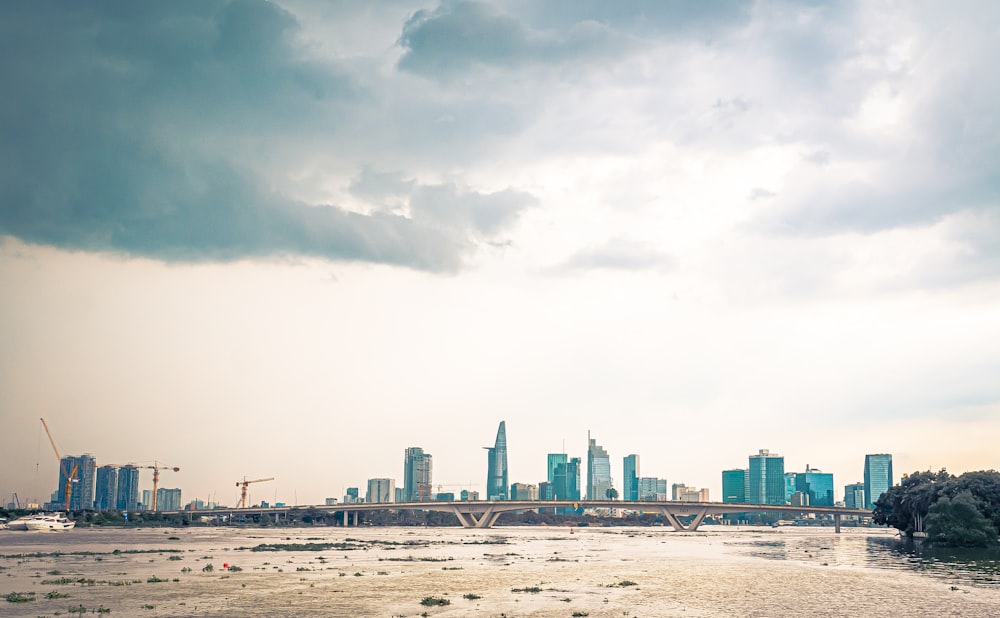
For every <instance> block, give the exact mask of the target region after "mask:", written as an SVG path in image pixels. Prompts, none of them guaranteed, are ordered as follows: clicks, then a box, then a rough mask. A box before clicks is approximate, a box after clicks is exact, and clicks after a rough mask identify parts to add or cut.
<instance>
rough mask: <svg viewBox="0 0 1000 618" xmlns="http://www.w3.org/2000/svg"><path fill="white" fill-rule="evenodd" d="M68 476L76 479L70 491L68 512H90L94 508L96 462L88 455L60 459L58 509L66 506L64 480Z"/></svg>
mask: <svg viewBox="0 0 1000 618" xmlns="http://www.w3.org/2000/svg"><path fill="white" fill-rule="evenodd" d="M74 471H75V472H74ZM70 475H72V477H73V478H74V479H76V481H75V482H73V483H72V488H71V489H70V501H69V508H70V510H71V511H80V510H87V511H89V510H92V509H93V508H94V488H95V486H96V483H97V460H96V459H94V456H93V455H89V454H85V455H80V456H79V457H73V456H69V457H63V458H62V461H61V462H60V465H59V487H58V489H57V491H58V492H59V494H58V501H59V505H60V508H63V507H64V506H65V504H66V480H67V478H69V477H70Z"/></svg>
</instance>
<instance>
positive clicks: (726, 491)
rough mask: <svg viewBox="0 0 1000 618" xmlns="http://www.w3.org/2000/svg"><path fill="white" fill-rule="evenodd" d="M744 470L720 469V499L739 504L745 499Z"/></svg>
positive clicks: (745, 476) (745, 474)
mask: <svg viewBox="0 0 1000 618" xmlns="http://www.w3.org/2000/svg"><path fill="white" fill-rule="evenodd" d="M746 478H747V471H746V470H739V469H733V470H723V471H722V501H723V502H735V503H737V504H741V503H744V502H746V501H747V492H746Z"/></svg>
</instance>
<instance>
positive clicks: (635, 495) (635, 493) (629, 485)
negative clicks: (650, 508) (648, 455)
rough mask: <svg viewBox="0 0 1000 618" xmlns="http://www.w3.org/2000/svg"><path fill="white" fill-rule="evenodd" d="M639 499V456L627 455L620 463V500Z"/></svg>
mask: <svg viewBox="0 0 1000 618" xmlns="http://www.w3.org/2000/svg"><path fill="white" fill-rule="evenodd" d="M638 499H639V456H638V455H627V456H626V457H625V459H624V461H623V463H622V500H632V501H635V500H638Z"/></svg>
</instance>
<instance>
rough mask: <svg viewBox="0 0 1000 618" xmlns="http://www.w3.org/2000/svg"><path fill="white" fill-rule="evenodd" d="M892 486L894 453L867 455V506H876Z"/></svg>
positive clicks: (870, 507)
mask: <svg viewBox="0 0 1000 618" xmlns="http://www.w3.org/2000/svg"><path fill="white" fill-rule="evenodd" d="M890 487H892V455H889V454H886V453H879V454H876V455H865V508H866V509H873V508H875V502H877V501H878V499H879V497H880V496H881V495H882V494H884V493H885V492H887V491H889V488H890Z"/></svg>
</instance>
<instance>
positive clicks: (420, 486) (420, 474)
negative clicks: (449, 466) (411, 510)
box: [403, 446, 434, 502]
mask: <svg viewBox="0 0 1000 618" xmlns="http://www.w3.org/2000/svg"><path fill="white" fill-rule="evenodd" d="M433 467H434V466H433V460H432V459H431V455H430V453H425V452H424V449H422V448H420V447H419V446H411V447H410V448H408V449H406V453H405V455H404V459H403V489H404V491H405V493H406V501H407V502H430V500H431V473H432V471H433Z"/></svg>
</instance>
